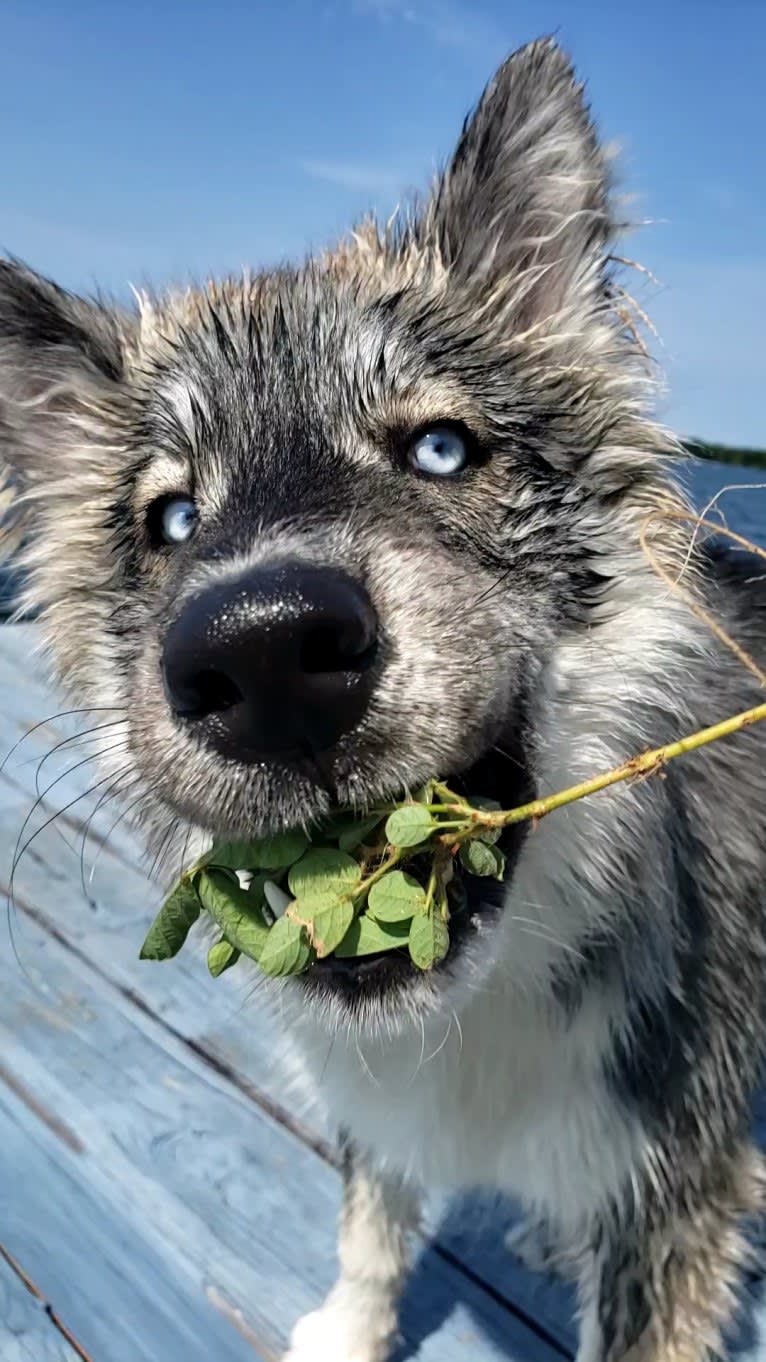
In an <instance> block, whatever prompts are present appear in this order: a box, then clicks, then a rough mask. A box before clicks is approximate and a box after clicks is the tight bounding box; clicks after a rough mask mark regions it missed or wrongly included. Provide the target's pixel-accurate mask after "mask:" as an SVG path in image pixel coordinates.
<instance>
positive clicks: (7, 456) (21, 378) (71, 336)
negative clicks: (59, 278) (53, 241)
mask: <svg viewBox="0 0 766 1362" xmlns="http://www.w3.org/2000/svg"><path fill="white" fill-rule="evenodd" d="M127 335H128V323H126V322H125V321H124V320H123V319H122V318H119V317H118V314H117V313H116V312H113V311H111V310H110V309H109V308H107V307H106V306H105V305H103V304H102V303H100V302H89V301H86V300H85V299H83V298H78V297H76V296H75V295H74V294H71V293H67V292H66V291H65V290H64V289H61V288H58V287H57V285H55V284H53V283H51V281H50V280H48V279H44V278H43V277H42V276H41V275H38V274H35V273H34V272H33V271H32V270H29V269H27V268H26V266H24V265H22V264H19V263H18V262H16V261H13V260H0V459H2V462H3V463H4V464H6V465H7V466H9V467H10V469H11V470H12V476H13V477H14V479H15V480H16V481H17V482H19V483H20V484H21V486H22V487H23V486H24V485H26V484H34V482H35V481H36V480H37V479H39V478H41V477H46V476H49V475H51V474H54V475H56V476H60V475H61V474H62V472H63V471H64V470H63V468H62V466H61V460H62V459H65V458H66V454H67V447H68V446H70V447H71V440H68V439H67V438H65V430H66V428H67V427H71V422H72V420H73V419H76V417H77V413H78V411H79V412H81V413H82V412H84V411H86V410H90V411H93V409H94V405H95V406H98V405H99V404H100V403H104V402H106V403H107V404H108V403H109V402H110V401H114V400H118V397H119V393H120V391H121V380H122V378H123V374H124V368H125V343H126V339H127ZM70 433H71V431H70Z"/></svg>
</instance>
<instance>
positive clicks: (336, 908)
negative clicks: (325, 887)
mask: <svg viewBox="0 0 766 1362" xmlns="http://www.w3.org/2000/svg"><path fill="white" fill-rule="evenodd" d="M318 902H319V903H321V900H319V901H317V900H312V901H311V905H310V906H311V908H312V909H315V911H313V912H312V913H311V916H310V918H309V919H308V922H307V925H306V933H307V935H308V938H309V940H310V942H311V944H312V946H313V947H314V950H315V951H316V953H317V956H318V957H319V959H320V960H324V958H325V956H327V955H332V953H333V951H334V950H335V949H336V947H338V946H339V945H340V943H341V941H342V940H343V938H344V937H345V935H346V933H347V931H348V929H349V927H350V926H351V924H352V922H353V921H354V905H353V904H352V903H349V902H346V903H344V902H343V901H342V900H341V899H336V900H335V902H332V901H330V902H329V904H328V905H327V907H326V908H325V907H321V906H317V903H318ZM303 906H304V905H303V904H302V903H301V901H300V900H296V902H295V903H294V905H293V907H292V908H291V909H290V912H291V915H292V916H293V917H295V918H301V919H302V918H303V917H304V913H303Z"/></svg>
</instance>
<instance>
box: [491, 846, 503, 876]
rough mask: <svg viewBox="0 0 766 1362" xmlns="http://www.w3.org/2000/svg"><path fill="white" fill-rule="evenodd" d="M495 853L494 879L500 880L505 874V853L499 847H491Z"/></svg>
mask: <svg viewBox="0 0 766 1362" xmlns="http://www.w3.org/2000/svg"><path fill="white" fill-rule="evenodd" d="M492 850H493V852H494V855H495V879H496V880H502V878H503V876H504V875H505V866H506V858H505V853H504V852H502V851H501V850H500V848H499V847H493V848H492Z"/></svg>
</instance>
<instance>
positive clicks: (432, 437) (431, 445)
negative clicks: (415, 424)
mask: <svg viewBox="0 0 766 1362" xmlns="http://www.w3.org/2000/svg"><path fill="white" fill-rule="evenodd" d="M409 460H410V463H411V464H412V467H413V468H417V470H418V472H420V473H429V474H430V475H431V477H434V478H451V477H453V476H454V475H455V473H460V472H462V470H463V469H464V468H465V466H466V464H467V463H468V448H467V445H466V442H465V440H464V439H463V437H462V435H460V433H459V432H458V431H457V430H454V429H453V428H452V426H433V427H432V428H431V430H425V431H423V434H422V435H418V436H417V438H416V439H415V440H413V442H412V444H411V445H410V449H409Z"/></svg>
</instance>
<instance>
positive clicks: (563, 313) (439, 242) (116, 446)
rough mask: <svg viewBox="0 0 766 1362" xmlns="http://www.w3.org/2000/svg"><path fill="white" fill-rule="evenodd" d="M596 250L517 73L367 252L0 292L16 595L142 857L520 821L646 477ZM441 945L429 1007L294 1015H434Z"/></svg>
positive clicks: (594, 230)
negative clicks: (560, 644)
mask: <svg viewBox="0 0 766 1362" xmlns="http://www.w3.org/2000/svg"><path fill="white" fill-rule="evenodd" d="M610 231H611V224H610V220H609V214H608V200H607V186H606V178H605V170H604V165H603V158H602V155H601V153H600V152H599V149H598V146H597V143H596V139H595V136H594V134H593V130H592V128H591V125H590V123H589V120H588V116H587V112H586V110H585V107H584V105H583V102H582V94H581V91H580V89H579V88H578V87H577V86H576V85H575V83H574V78H573V75H572V72H571V70H570V68H569V65H568V63H567V61H566V60H565V58H564V57H563V56H562V54H561V53H560V52H559V51H558V50H557V49H556V48H555V47H554V46H552V45H550V44H547V43H544V44H536V45H534V46H533V47H531V48H528V49H525V50H524V51H523V52H521V53H520V54H518V55H517V56H515V57H513V58H511V59H510V61H509V62H508V63H506V65H505V67H503V68H502V70H501V71H500V72H499V74H498V76H497V77H496V78H495V81H494V82H493V83H492V85H491V86H490V87H489V89H488V91H487V92H486V94H485V96H484V98H483V100H482V102H481V104H480V106H479V108H478V110H477V112H476V113H475V115H474V117H473V118H472V120H471V121H470V122H469V123H468V124H467V125H466V129H465V130H464V133H463V136H462V138H461V141H460V143H459V146H458V149H457V151H456V153H455V156H454V159H453V161H452V163H451V165H450V167H449V169H448V170H447V172H446V173H445V175H444V176H443V178H442V179H441V180H440V181H439V183H438V184H437V186H436V188H435V190H434V192H433V195H432V197H431V198H430V199H429V200H428V201H427V202H426V203H425V204H424V205H423V207H422V209H421V210H420V211H419V212H417V213H415V214H413V215H412V216H411V217H410V218H409V219H408V220H407V222H406V223H405V224H404V225H402V226H401V228H398V229H397V228H394V229H392V230H389V231H388V232H386V233H385V234H383V235H382V236H381V235H379V234H378V232H377V231H376V230H375V229H373V228H372V227H366V228H364V229H363V230H362V231H361V232H360V233H358V234H357V235H356V236H355V237H354V238H353V239H352V240H351V241H350V243H349V244H347V245H344V246H343V247H342V248H340V249H339V250H337V251H335V252H334V253H332V254H329V255H328V256H327V257H325V258H321V259H318V260H316V261H312V262H310V263H309V264H307V265H306V266H305V267H303V268H301V269H297V270H295V271H287V270H286V271H282V272H279V273H275V274H267V275H264V276H259V277H256V278H254V279H252V280H249V279H248V280H244V281H238V282H229V283H225V284H222V285H219V286H218V285H216V286H214V285H211V286H209V287H208V288H206V289H205V290H203V291H200V292H190V293H186V294H182V295H181V294H176V295H172V296H170V297H168V298H166V299H164V300H160V301H156V302H152V303H150V302H148V301H145V300H143V301H142V304H141V307H140V308H139V310H138V313H137V314H136V315H135V316H133V315H127V314H122V313H118V312H116V311H113V310H111V309H108V308H105V307H103V306H100V305H94V304H89V303H84V302H82V301H81V300H79V299H73V298H72V297H70V296H69V295H66V294H64V293H62V292H61V291H60V290H57V289H56V288H55V287H54V286H53V285H51V284H49V283H48V282H47V281H44V280H42V279H40V278H39V277H37V276H35V275H32V274H31V273H30V272H28V271H27V270H25V269H23V268H21V267H19V266H17V265H15V264H5V265H3V266H2V267H1V272H0V342H1V343H2V350H0V439H2V443H3V446H4V451H7V454H8V459H9V462H10V465H11V467H12V469H13V481H14V486H15V488H16V490H17V491H19V490H20V491H21V496H20V497H18V498H17V503H16V504H17V507H18V509H19V511H20V513H21V515H22V518H23V524H24V529H25V533H26V536H27V548H26V566H27V570H28V574H29V582H30V587H29V591H30V596H31V598H32V600H33V601H34V602H35V603H36V604H37V605H38V606H41V607H42V609H43V612H44V618H45V621H46V629H47V636H48V639H49V641H50V644H51V647H52V649H53V652H54V655H55V660H56V663H57V666H58V669H59V672H60V674H61V676H62V677H63V679H64V681H65V682H67V683H68V684H69V686H70V687H71V688H72V689H73V691H74V692H75V694H76V695H77V696H78V697H79V702H80V703H87V704H91V705H106V706H115V707H116V710H117V712H118V722H119V723H120V725H121V731H122V732H123V733H124V735H125V740H126V741H125V750H123V751H121V752H120V754H119V756H115V757H113V759H112V762H113V769H114V770H115V773H116V772H117V769H118V768H119V770H120V771H122V770H123V768H124V769H125V770H127V772H128V774H127V777H126V783H129V784H130V787H131V790H132V791H133V790H135V789H138V790H139V792H140V793H141V794H142V799H143V808H144V819H145V821H146V822H147V823H148V824H150V825H151V826H152V827H153V829H154V833H155V835H156V836H157V837H161V836H163V835H164V834H165V832H166V831H167V830H168V829H169V827H170V826H171V824H172V823H173V820H177V824H178V828H179V836H180V839H181V841H182V840H183V834H184V833H185V831H186V828H187V826H188V825H189V824H193V825H194V826H196V827H201V828H203V829H205V830H206V831H208V832H210V833H215V834H217V835H221V834H233V835H237V836H242V837H248V836H256V835H259V834H262V833H263V832H264V831H266V830H269V829H276V828H280V827H284V826H287V825H292V824H296V823H306V822H308V821H310V820H312V819H314V818H316V817H318V816H319V815H321V814H322V813H324V812H325V811H326V810H327V809H328V807H330V805H354V806H357V807H359V806H364V805H366V804H369V803H370V802H372V801H375V800H379V799H380V798H381V797H382V796H394V795H397V794H399V793H400V792H401V791H403V790H406V789H412V788H414V787H416V786H417V785H419V784H420V783H422V782H423V781H424V780H426V779H427V778H429V777H431V776H433V775H441V776H449V777H451V778H455V779H460V778H462V779H463V780H464V782H465V783H466V785H467V786H468V787H469V788H470V787H472V788H473V791H474V792H475V793H483V794H491V793H497V794H498V795H499V796H500V797H501V798H502V799H503V801H504V802H511V801H512V800H513V799H515V798H517V797H519V796H521V795H523V794H525V793H526V792H527V791H528V790H529V788H530V783H531V780H532V777H531V766H532V755H531V751H530V740H529V734H530V726H531V723H532V720H531V714H532V712H533V710H534V704H535V696H536V694H537V692H538V689H539V687H540V686H541V685H542V684H543V681H542V678H543V675H544V672H545V667H546V665H547V662H548V659H549V658H550V656H551V652H552V650H553V649H554V648H555V645H556V642H557V640H559V639H561V638H562V637H563V636H565V635H567V634H571V632H572V631H576V630H578V629H582V628H584V627H586V626H587V625H588V624H589V622H592V619H593V618H594V617H595V613H597V612H598V610H599V609H603V608H604V604H603V601H604V595H605V593H606V594H608V585H609V573H608V572H603V571H601V570H600V569H599V556H600V555H601V554H603V553H605V552H606V551H607V549H608V548H609V545H610V536H611V537H612V539H613V538H614V536H615V535H616V534H617V533H618V530H619V527H620V526H622V527H623V529H624V525H625V524H626V523H627V520H628V519H629V516H627V515H626V510H625V508H626V506H629V505H630V504H631V499H633V500H635V499H636V498H638V499H639V500H640V495H641V493H640V488H641V487H642V486H643V485H644V484H645V483H646V482H647V480H649V479H650V478H651V477H652V476H653V474H650V473H649V472H648V471H647V469H648V456H647V455H646V454H645V453H640V452H639V451H640V450H641V449H642V447H644V446H645V445H646V442H647V435H646V428H644V427H643V426H642V424H641V420H640V416H639V415H638V414H637V404H636V381H637V380H636V377H635V373H634V365H633V361H632V355H631V347H630V342H629V339H628V337H627V336H626V335H625V332H624V319H621V317H620V315H619V309H618V308H616V307H615V293H614V285H613V284H612V282H611V281H610V279H609V278H608V275H607V265H606V251H607V248H608V247H607V243H608V240H609V235H610ZM629 451H630V452H629ZM636 489H639V490H638V491H637V490H636ZM594 612H595V613H594ZM468 925H469V926H470V918H469V924H468ZM461 935H462V936H469V935H470V931H467V932H466V933H463V934H461V933H460V932H456V933H455V938H456V942H457V943H458V945H457V946H456V950H455V953H454V954H453V956H451V957H450V958H449V959H448V961H447V962H446V964H445V966H444V967H443V969H442V970H441V971H440V972H438V973H437V974H435V975H434V976H433V977H432V978H431V979H429V980H428V981H424V980H423V979H422V978H420V977H419V976H417V975H416V972H414V971H412V974H410V971H409V969H408V967H407V965H406V963H404V962H399V963H398V964H397V965H396V966H395V967H392V963H391V960H390V959H387V960H385V961H375V960H373V961H372V962H369V961H368V962H366V963H365V964H364V965H361V964H358V965H357V964H353V963H352V964H348V965H346V966H345V967H344V970H343V971H342V972H341V971H339V970H336V969H335V968H334V967H329V968H327V967H326V968H325V969H324V970H321V971H317V973H316V975H312V976H311V977H310V978H309V980H308V986H309V988H310V989H314V990H316V989H318V988H321V989H322V990H326V991H329V992H331V993H332V992H336V993H337V994H338V995H339V996H341V997H342V998H343V999H344V1000H346V1001H347V1003H348V1005H349V1006H352V1005H353V1003H354V1001H355V1000H356V1001H358V1000H359V999H364V998H369V997H370V996H372V995H373V994H375V995H376V996H379V995H380V994H381V993H384V992H385V991H386V990H387V989H389V988H391V987H392V985H394V984H395V985H396V990H397V991H400V990H401V989H402V988H403V987H406V988H407V989H412V990H414V989H420V990H421V995H418V996H422V997H423V999H426V998H429V999H431V1000H433V998H434V997H435V996H436V995H437V994H438V992H439V990H440V988H441V987H442V982H443V981H445V980H448V979H449V978H450V977H451V975H452V974H453V973H454V971H455V970H456V969H457V968H458V961H459V955H460V950H459V942H460V939H461ZM299 986H301V987H305V984H302V985H299ZM413 996H414V995H413Z"/></svg>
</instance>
